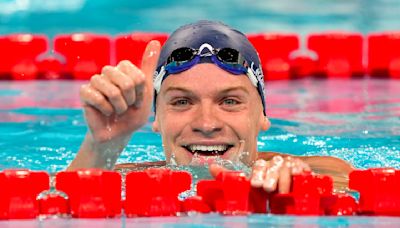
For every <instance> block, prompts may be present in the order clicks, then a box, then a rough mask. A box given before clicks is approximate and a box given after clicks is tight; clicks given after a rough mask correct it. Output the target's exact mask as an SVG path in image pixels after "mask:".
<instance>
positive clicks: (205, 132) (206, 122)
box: [191, 104, 222, 137]
mask: <svg viewBox="0 0 400 228" xmlns="http://www.w3.org/2000/svg"><path fill="white" fill-rule="evenodd" d="M191 127H192V131H193V132H195V133H199V134H201V135H202V136H205V137H212V136H214V135H215V134H216V133H218V132H220V131H222V121H220V118H219V117H218V115H217V114H216V111H215V110H213V108H212V105H207V104H202V105H201V106H200V107H199V108H198V110H196V116H195V118H194V119H193V121H192V123H191Z"/></svg>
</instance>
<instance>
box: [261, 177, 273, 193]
mask: <svg viewBox="0 0 400 228" xmlns="http://www.w3.org/2000/svg"><path fill="white" fill-rule="evenodd" d="M275 184H276V179H275V178H268V179H267V180H266V181H265V182H264V185H263V187H264V190H266V191H274V190H275V189H274V186H275Z"/></svg>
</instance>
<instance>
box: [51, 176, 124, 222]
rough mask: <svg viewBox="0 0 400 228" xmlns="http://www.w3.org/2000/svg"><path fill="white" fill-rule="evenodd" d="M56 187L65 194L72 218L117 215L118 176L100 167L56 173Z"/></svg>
mask: <svg viewBox="0 0 400 228" xmlns="http://www.w3.org/2000/svg"><path fill="white" fill-rule="evenodd" d="M56 189H57V190H59V191H62V192H64V193H66V194H67V196H68V197H69V204H70V209H71V215H72V217H75V218H105V217H115V216H119V215H121V208H122V203H121V175H120V174H119V173H118V172H112V171H106V170H100V169H82V170H77V171H65V172H59V173H57V175H56Z"/></svg>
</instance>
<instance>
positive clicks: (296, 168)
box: [292, 166, 302, 174]
mask: <svg viewBox="0 0 400 228" xmlns="http://www.w3.org/2000/svg"><path fill="white" fill-rule="evenodd" d="M301 170H302V169H301V168H300V167H297V166H295V167H293V168H292V174H300V173H301Z"/></svg>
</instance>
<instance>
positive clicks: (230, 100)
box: [223, 98, 239, 105]
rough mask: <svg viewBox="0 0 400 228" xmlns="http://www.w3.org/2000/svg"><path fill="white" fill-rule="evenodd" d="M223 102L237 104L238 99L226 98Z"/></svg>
mask: <svg viewBox="0 0 400 228" xmlns="http://www.w3.org/2000/svg"><path fill="white" fill-rule="evenodd" d="M223 104H224V105H237V104H239V101H237V100H235V99H232V98H228V99H224V100H223Z"/></svg>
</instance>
